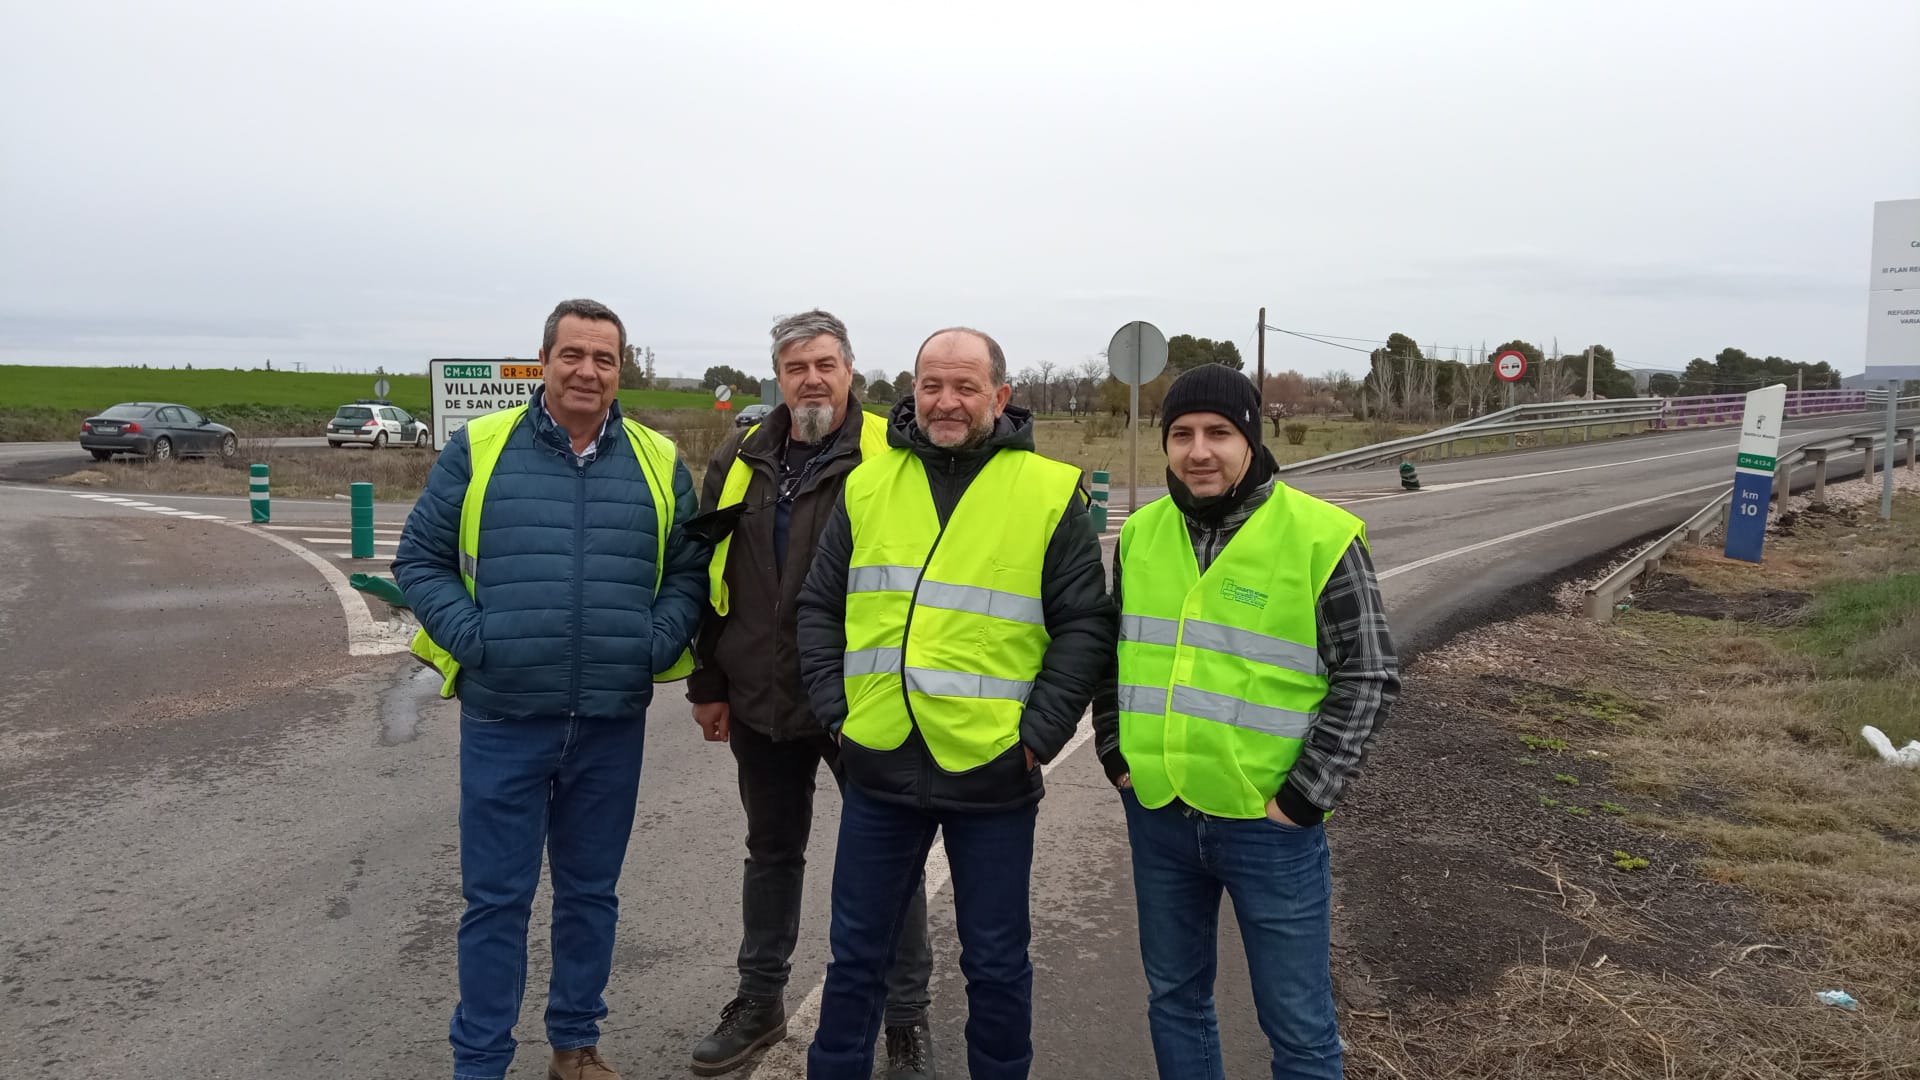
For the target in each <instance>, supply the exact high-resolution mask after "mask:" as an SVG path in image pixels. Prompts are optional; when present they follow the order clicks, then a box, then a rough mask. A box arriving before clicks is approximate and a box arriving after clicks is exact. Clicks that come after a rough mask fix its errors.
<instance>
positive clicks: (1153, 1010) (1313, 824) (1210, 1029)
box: [1093, 364, 1400, 1080]
mask: <svg viewBox="0 0 1920 1080" xmlns="http://www.w3.org/2000/svg"><path fill="white" fill-rule="evenodd" d="M1160 423H1161V446H1162V447H1163V448H1164V449H1165V450H1166V453H1167V487H1168V489H1169V492H1168V495H1167V496H1166V497H1165V498H1162V499H1158V500H1155V501H1154V502H1152V503H1149V504H1148V505H1146V506H1144V507H1141V508H1140V509H1139V510H1138V511H1136V512H1135V513H1133V514H1132V515H1131V516H1129V517H1128V519H1127V522H1126V525H1125V526H1123V527H1122V529H1121V531H1120V545H1119V550H1118V551H1117V552H1116V553H1115V556H1114V566H1113V593H1114V601H1115V602H1116V604H1118V605H1119V607H1120V609H1121V625H1120V645H1119V649H1118V658H1117V661H1116V663H1115V665H1114V666H1113V668H1112V669H1111V670H1110V671H1109V674H1108V678H1107V679H1106V681H1105V684H1104V685H1103V687H1102V690H1101V693H1100V694H1099V696H1097V697H1096V698H1095V699H1094V716H1093V724H1094V734H1095V742H1094V745H1095V748H1096V749H1097V750H1098V752H1099V754H1100V760H1101V763H1102V764H1103V765H1104V766H1105V768H1106V770H1107V777H1108V779H1110V780H1111V781H1112V782H1113V784H1114V786H1115V787H1116V788H1118V789H1119V791H1120V799H1121V802H1122V804H1123V805H1124V807H1125V811H1126V818H1127V834H1128V838H1129V840H1130V841H1131V844H1132V848H1133V878H1134V891H1135V898H1136V901H1137V903H1138V908H1139V923H1140V954H1141V958H1142V960H1143V961H1144V962H1145V966H1146V973H1147V986H1148V990H1149V994H1148V1004H1147V1018H1148V1024H1149V1027H1150V1029H1151V1032H1152V1035H1153V1050H1154V1058H1155V1061H1156V1062H1157V1064H1158V1067H1159V1073H1160V1077H1161V1080H1175V1078H1178V1080H1224V1073H1223V1071H1222V1065H1221V1060H1220V1034H1219V1025H1218V1022H1217V1020H1216V1018H1215V1015H1214V1011H1213V975H1214V970H1215V955H1214V950H1215V944H1214V943H1215V940H1216V930H1217V924H1218V921H1219V914H1220V894H1221V891H1222V890H1225V891H1226V892H1227V894H1228V895H1230V896H1232V897H1233V910H1234V915H1235V917H1236V918H1237V919H1238V920H1239V923H1240V933H1241V937H1242V938H1244V939H1245V941H1246V946H1247V959H1248V967H1249V968H1250V969H1251V972H1252V976H1253V997H1254V1005H1255V1009H1256V1011H1257V1012H1258V1014H1259V1018H1260V1027H1261V1029H1262V1030H1263V1031H1265V1032H1266V1034H1267V1039H1268V1041H1269V1042H1270V1043H1271V1044H1272V1047H1273V1076H1274V1078H1275V1080H1306V1078H1312V1080H1321V1078H1336V1077H1339V1076H1340V1075H1341V1056H1340V1035H1339V1031H1338V1028H1337V1026H1336V1023H1335V1019H1334V1008H1333V978H1332V972H1331V957H1330V953H1331V940H1330V939H1331V908H1332V877H1331V869H1330V866H1329V857H1328V851H1327V841H1326V835H1325V828H1324V826H1323V824H1322V823H1323V822H1324V821H1325V819H1326V817H1327V815H1328V814H1329V813H1331V812H1332V810H1333V808H1334V806H1335V805H1336V804H1337V803H1338V802H1339V800H1340V796H1341V793H1342V792H1343V791H1344V790H1345V789H1346V786H1347V784H1348V783H1349V782H1351V781H1352V780H1353V778H1354V777H1355V776H1357V775H1358V774H1359V771H1360V763H1361V761H1362V760H1363V759H1364V757H1365V756H1366V751H1367V747H1368V745H1369V743H1371V741H1372V739H1373V735H1374V733H1375V732H1376V731H1377V730H1378V727H1379V724H1380V721H1381V720H1382V719H1384V717H1385V715H1386V711H1387V706H1388V704H1389V703H1390V702H1392V701H1393V699H1394V698H1395V697H1396V696H1397V695H1398V693H1399V686H1400V680H1399V663H1398V660H1397V659H1396V658H1395V655H1394V650H1393V640H1392V637H1391V636H1390V635H1389V633H1388V631H1387V621H1386V615H1385V613H1384V610H1383V607H1382V604H1381V601H1380V589H1379V586H1378V584H1377V583H1376V582H1375V580H1374V576H1373V565H1372V563H1371V561H1370V560H1369V558H1368V555H1367V543H1366V527H1365V526H1364V525H1363V524H1362V523H1361V521H1360V519H1359V518H1356V517H1354V516H1353V515H1352V514H1349V513H1347V512H1346V511H1345V510H1342V509H1340V508H1339V507H1336V506H1333V505H1332V504H1330V503H1326V502H1322V501H1321V500H1319V499H1316V498H1314V497H1312V496H1310V495H1306V494H1303V493H1301V492H1298V491H1295V490H1293V489H1292V488H1290V487H1287V486H1286V485H1285V484H1281V483H1279V482H1278V481H1276V480H1275V479H1274V469H1275V464H1274V460H1273V455H1272V454H1271V453H1270V452H1269V451H1268V450H1267V448H1266V447H1265V446H1264V445H1263V444H1262V443H1261V441H1260V400H1259V395H1258V394H1256V393H1255V391H1254V388H1253V384H1252V383H1251V382H1249V381H1248V380H1247V378H1246V376H1244V375H1242V374H1241V373H1239V372H1237V371H1234V370H1232V369H1231V368H1227V367H1222V366H1220V365H1218V364H1208V365H1206V366H1204V367H1198V368H1194V369H1192V370H1190V371H1188V372H1186V373H1185V374H1183V375H1181V376H1180V377H1179V378H1178V379H1176V380H1175V381H1174V384H1173V386H1172V387H1171V388H1170V389H1168V391H1167V397H1166V403H1165V405H1164V406H1163V407H1162V410H1161V415H1160Z"/></svg>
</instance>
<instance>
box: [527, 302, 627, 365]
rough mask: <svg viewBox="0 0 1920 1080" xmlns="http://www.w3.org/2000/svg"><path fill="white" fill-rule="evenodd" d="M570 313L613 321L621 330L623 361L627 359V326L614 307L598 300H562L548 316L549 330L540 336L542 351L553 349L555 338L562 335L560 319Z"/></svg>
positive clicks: (584, 317) (596, 319)
mask: <svg viewBox="0 0 1920 1080" xmlns="http://www.w3.org/2000/svg"><path fill="white" fill-rule="evenodd" d="M569 315H578V316H579V317H581V318H583V319H592V320H594V321H595V322H610V323H612V324H613V328H614V329H615V330H618V331H620V356H621V359H622V360H623V361H624V360H625V358H626V355H627V326H626V324H625V323H623V322H621V321H620V316H618V315H615V314H614V313H613V309H612V308H610V307H608V306H607V305H605V304H603V303H601V302H599V301H598V300H562V301H560V303H559V305H558V306H556V307H555V308H554V309H553V314H551V315H549V316H547V330H546V333H545V334H543V335H541V338H540V351H541V352H542V353H549V352H552V351H553V342H554V339H555V338H558V337H559V336H560V320H561V319H564V318H566V317H567V316H569Z"/></svg>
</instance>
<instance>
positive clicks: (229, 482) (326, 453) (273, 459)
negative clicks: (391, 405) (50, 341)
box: [54, 439, 436, 502]
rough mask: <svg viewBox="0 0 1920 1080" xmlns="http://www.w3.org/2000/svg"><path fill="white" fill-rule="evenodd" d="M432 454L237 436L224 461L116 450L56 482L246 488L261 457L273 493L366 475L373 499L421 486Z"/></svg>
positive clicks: (138, 488)
mask: <svg viewBox="0 0 1920 1080" xmlns="http://www.w3.org/2000/svg"><path fill="white" fill-rule="evenodd" d="M435 458H436V456H435V455H434V454H432V453H430V452H428V451H422V450H414V449H411V448H407V449H400V450H380V451H374V450H362V449H357V448H343V449H339V450H335V449H332V448H325V449H320V448H313V447H297V448H296V447H281V446H278V445H277V444H275V443H274V441H273V440H271V439H243V440H241V443H240V452H239V453H238V454H236V455H235V456H234V457H233V459H232V460H230V461H221V460H218V459H185V460H181V459H175V460H171V461H142V460H138V459H125V458H115V459H114V460H112V461H106V462H100V463H98V464H95V465H92V466H90V467H88V468H87V469H86V470H85V471H83V472H80V473H75V474H73V475H71V476H63V477H60V478H58V479H56V480H55V481H54V482H55V483H62V484H68V483H71V484H81V485H84V486H88V487H101V488H107V489H110V490H114V491H133V492H141V493H145V494H166V493H170V492H171V493H182V494H192V495H245V494H247V477H248V467H249V466H251V465H254V464H264V465H266V466H267V467H268V473H269V479H270V481H271V484H272V489H273V494H274V495H275V496H276V497H279V498H287V499H326V498H331V497H333V496H335V495H339V496H342V497H345V496H346V495H347V494H349V491H348V486H349V485H351V484H353V483H355V482H360V481H365V482H368V483H371V484H372V485H373V497H374V498H375V499H376V500H379V501H382V502H388V501H392V502H411V501H413V500H414V499H416V498H418V497H419V495H420V491H421V489H422V488H424V487H425V486H426V482H427V474H428V473H429V472H431V471H432V470H433V463H434V461H435Z"/></svg>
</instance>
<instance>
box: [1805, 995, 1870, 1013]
mask: <svg viewBox="0 0 1920 1080" xmlns="http://www.w3.org/2000/svg"><path fill="white" fill-rule="evenodd" d="M1813 996H1814V997H1816V998H1819V999H1820V1004H1822V1005H1831V1006H1833V1007H1834V1008H1836V1009H1845V1010H1847V1011H1848V1012H1859V1011H1860V1003H1859V1002H1858V1001H1855V1000H1854V999H1853V995H1852V994H1849V993H1847V992H1846V991H1845V990H1822V991H1820V992H1819V993H1817V994H1815V995H1813Z"/></svg>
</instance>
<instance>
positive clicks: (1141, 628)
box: [1120, 615, 1180, 648]
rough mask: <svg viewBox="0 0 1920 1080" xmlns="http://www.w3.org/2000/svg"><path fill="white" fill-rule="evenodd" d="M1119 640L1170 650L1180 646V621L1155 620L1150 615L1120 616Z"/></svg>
mask: <svg viewBox="0 0 1920 1080" xmlns="http://www.w3.org/2000/svg"><path fill="white" fill-rule="evenodd" d="M1120 640H1121V641H1137V642H1139V643H1141V644H1142V645H1165V646H1167V647H1168V648H1172V647H1173V646H1175V645H1178V644H1180V620H1179V619H1156V618H1154V617H1153V616H1151V615H1122V616H1120Z"/></svg>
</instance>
